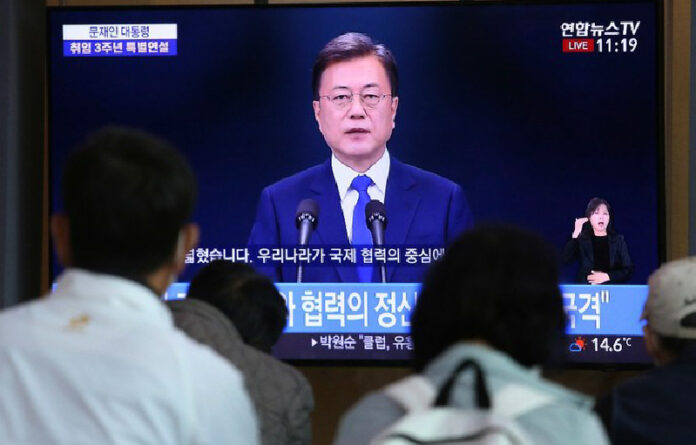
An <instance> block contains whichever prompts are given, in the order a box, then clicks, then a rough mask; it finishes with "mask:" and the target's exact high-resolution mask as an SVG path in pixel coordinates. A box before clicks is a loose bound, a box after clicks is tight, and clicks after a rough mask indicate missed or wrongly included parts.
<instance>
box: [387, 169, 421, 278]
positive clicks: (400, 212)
mask: <svg viewBox="0 0 696 445" xmlns="http://www.w3.org/2000/svg"><path fill="white" fill-rule="evenodd" d="M416 185H417V183H416V180H415V178H413V176H412V175H411V174H409V172H408V170H407V169H406V167H405V166H404V164H402V163H401V162H399V161H397V160H396V159H394V158H391V165H390V167H389V177H388V179H387V191H386V194H385V198H384V205H385V207H386V208H387V229H386V230H385V232H384V242H385V244H386V245H388V246H394V247H399V248H401V247H403V245H404V244H405V243H406V239H407V236H408V231H409V229H410V227H411V223H412V222H413V217H414V215H415V214H416V209H417V208H418V204H419V202H420V195H419V194H417V193H413V190H412V189H414V188H415V187H416ZM401 254H402V255H403V252H402V253H401ZM394 270H395V267H394V266H391V267H389V265H388V266H387V281H391V277H392V276H393V275H394Z"/></svg>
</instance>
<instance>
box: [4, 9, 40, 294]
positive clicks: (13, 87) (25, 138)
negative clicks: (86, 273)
mask: <svg viewBox="0 0 696 445" xmlns="http://www.w3.org/2000/svg"><path fill="white" fill-rule="evenodd" d="M44 21H45V6H44V5H43V4H42V3H40V2H37V1H31V2H28V1H25V0H0V61H2V62H0V181H1V182H0V221H2V223H1V225H0V307H5V306H10V305H12V304H15V303H17V302H19V301H22V300H25V299H29V298H32V297H35V296H37V295H38V294H39V293H40V290H41V289H40V286H41V262H42V249H41V242H42V230H41V228H42V216H43V215H42V191H43V177H42V174H43V153H44V150H43V149H44V80H45V75H44V73H45V62H44V53H45V23H44Z"/></svg>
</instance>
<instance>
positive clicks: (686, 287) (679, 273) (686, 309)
mask: <svg viewBox="0 0 696 445" xmlns="http://www.w3.org/2000/svg"><path fill="white" fill-rule="evenodd" d="M648 285H649V286H650V291H649V292H648V299H647V300H646V301H645V307H644V308H643V315H642V316H641V319H645V320H648V324H649V325H650V328H651V329H652V330H653V331H655V332H657V333H658V334H660V335H663V336H665V337H674V338H687V339H696V324H694V322H693V321H696V257H689V258H684V259H681V260H677V261H672V262H669V263H666V264H664V265H663V266H662V267H660V268H659V269H657V270H656V271H655V272H653V274H652V275H650V278H649V279H648ZM689 315H691V317H689V321H692V320H693V321H692V322H691V323H686V319H687V316H689Z"/></svg>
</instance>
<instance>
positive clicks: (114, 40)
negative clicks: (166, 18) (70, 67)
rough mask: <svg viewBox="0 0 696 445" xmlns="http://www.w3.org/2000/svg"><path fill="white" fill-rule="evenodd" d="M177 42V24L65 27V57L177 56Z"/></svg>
mask: <svg viewBox="0 0 696 445" xmlns="http://www.w3.org/2000/svg"><path fill="white" fill-rule="evenodd" d="M177 39H178V27H177V24H176V23H148V24H87V25H63V56H65V57H143V56H150V57H152V56H176V54H177Z"/></svg>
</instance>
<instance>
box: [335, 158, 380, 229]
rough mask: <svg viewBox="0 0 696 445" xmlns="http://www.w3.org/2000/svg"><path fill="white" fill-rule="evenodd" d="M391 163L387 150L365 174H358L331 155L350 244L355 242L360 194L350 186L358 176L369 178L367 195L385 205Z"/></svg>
mask: <svg viewBox="0 0 696 445" xmlns="http://www.w3.org/2000/svg"><path fill="white" fill-rule="evenodd" d="M390 162H391V161H390V160H389V150H387V149H385V150H384V154H383V155H382V157H381V158H379V160H378V161H377V162H375V163H374V164H372V166H371V167H370V168H369V169H367V171H366V172H365V173H358V172H356V171H355V170H353V169H352V168H350V167H348V166H347V165H345V164H343V163H342V162H341V161H339V160H338V158H336V156H335V155H333V154H332V155H331V170H332V171H333V175H334V180H335V181H336V185H337V186H338V197H339V199H340V200H341V210H343V220H344V221H345V223H346V233H347V235H348V241H349V242H352V241H353V210H354V209H355V204H357V203H358V192H357V190H353V189H352V188H350V184H351V183H352V182H353V179H355V177H356V176H359V175H366V176H369V177H370V179H372V185H370V186H369V187H368V188H367V194H368V195H370V199H376V200H377V201H379V202H381V203H384V197H385V195H386V193H387V178H388V177H389V165H390ZM363 223H364V222H363Z"/></svg>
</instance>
